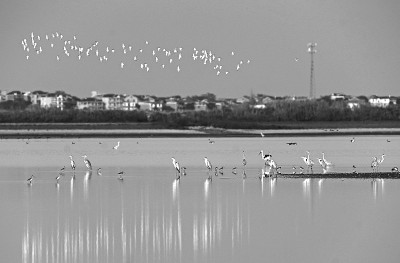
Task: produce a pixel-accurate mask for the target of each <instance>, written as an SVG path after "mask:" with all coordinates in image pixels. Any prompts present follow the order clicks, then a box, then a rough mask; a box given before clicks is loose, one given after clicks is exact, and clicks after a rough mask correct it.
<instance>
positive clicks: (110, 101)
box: [101, 94, 124, 110]
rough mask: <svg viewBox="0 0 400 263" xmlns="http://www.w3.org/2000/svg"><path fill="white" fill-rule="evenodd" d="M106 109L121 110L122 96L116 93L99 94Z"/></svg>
mask: <svg viewBox="0 0 400 263" xmlns="http://www.w3.org/2000/svg"><path fill="white" fill-rule="evenodd" d="M101 100H102V101H103V102H104V106H105V109H106V110H122V104H123V102H124V96H122V95H116V94H104V95H102V96H101Z"/></svg>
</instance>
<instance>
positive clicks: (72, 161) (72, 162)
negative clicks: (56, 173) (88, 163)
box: [69, 155, 76, 171]
mask: <svg viewBox="0 0 400 263" xmlns="http://www.w3.org/2000/svg"><path fill="white" fill-rule="evenodd" d="M69 158H70V159H71V168H72V170H74V171H75V168H76V166H75V162H74V160H73V159H72V155H70V156H69Z"/></svg>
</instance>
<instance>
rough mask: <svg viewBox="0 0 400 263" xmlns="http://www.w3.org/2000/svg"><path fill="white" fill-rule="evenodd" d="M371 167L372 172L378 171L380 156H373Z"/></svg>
mask: <svg viewBox="0 0 400 263" xmlns="http://www.w3.org/2000/svg"><path fill="white" fill-rule="evenodd" d="M371 168H372V172H376V171H377V170H378V158H377V157H372V162H371Z"/></svg>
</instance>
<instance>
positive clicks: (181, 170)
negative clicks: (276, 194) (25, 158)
mask: <svg viewBox="0 0 400 263" xmlns="http://www.w3.org/2000/svg"><path fill="white" fill-rule="evenodd" d="M208 142H209V143H210V144H214V143H215V141H214V140H211V139H208ZM351 142H354V138H352V139H351ZM72 143H73V144H74V142H72ZM287 144H288V145H296V144H297V143H292V142H291V143H287ZM119 146H120V141H118V142H117V144H116V145H115V146H114V147H113V149H114V150H118V148H119ZM306 153H307V155H306V156H302V157H301V159H302V160H303V161H304V163H305V165H306V166H307V169H306V173H310V172H311V173H313V166H314V164H315V163H314V161H312V159H311V158H310V152H309V151H306ZM258 155H261V158H262V160H263V161H264V167H263V168H262V169H261V175H260V179H261V178H264V177H267V176H268V177H271V176H275V177H277V176H278V174H281V172H280V169H281V166H278V165H277V164H276V162H275V161H274V160H273V159H272V155H271V154H270V153H264V151H263V150H261V151H260V152H259V154H258ZM82 157H83V162H84V164H85V166H86V168H87V169H88V170H90V171H92V164H91V162H90V161H89V159H88V158H87V155H82ZM69 158H70V165H71V169H72V170H73V172H74V174H73V178H75V169H76V164H75V161H74V160H73V156H72V155H70V156H69ZM171 159H172V164H173V167H174V169H175V172H176V174H175V175H176V179H177V180H179V179H180V178H181V176H182V175H183V176H185V175H186V174H187V173H186V167H181V165H180V164H179V162H178V161H177V160H176V159H175V158H174V157H171ZM317 160H318V163H319V164H320V166H321V168H322V170H323V173H324V174H325V173H326V172H327V171H328V169H329V167H330V166H331V165H332V163H331V162H330V161H328V160H327V159H326V158H325V153H324V152H322V157H321V158H317ZM384 160H385V154H382V156H381V157H380V158H378V157H373V158H372V162H371V168H372V172H378V170H379V167H380V165H381V164H382V163H383V161H384ZM204 164H205V166H206V168H207V173H208V180H212V175H213V174H212V171H213V165H212V163H211V161H210V160H209V159H208V158H207V157H204ZM242 165H243V175H242V176H243V179H245V178H246V177H247V175H246V169H245V168H246V165H247V160H246V155H245V152H244V151H243V156H242ZM353 168H354V169H355V168H356V167H355V166H354V165H353ZM223 169H224V167H214V175H215V176H218V175H219V174H220V175H223V174H224V170H223ZM299 169H300V171H299V174H303V173H304V168H303V167H302V166H300V167H299ZM296 170H297V168H296V167H295V166H293V172H292V173H293V174H296V173H297V172H296ZM64 171H65V166H64V167H63V168H61V169H60V172H59V174H58V176H57V177H56V178H55V179H56V183H57V184H58V181H59V180H60V179H61V176H63V175H64ZM392 172H396V173H398V172H399V169H398V168H397V167H393V168H392ZM353 173H357V172H356V171H355V170H354V171H353ZM97 174H98V175H102V173H101V168H98V169H97ZM123 174H124V171H120V172H118V175H119V176H118V180H120V181H123V180H124V178H123V177H122V175H123ZM232 174H234V175H236V174H237V167H233V168H232ZM34 177H35V176H34V175H32V176H31V177H29V178H28V180H27V182H28V184H29V185H31V184H32V182H33V178H34Z"/></svg>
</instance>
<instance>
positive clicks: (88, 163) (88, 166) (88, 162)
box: [82, 155, 92, 170]
mask: <svg viewBox="0 0 400 263" xmlns="http://www.w3.org/2000/svg"><path fill="white" fill-rule="evenodd" d="M82 157H83V162H84V163H85V165H86V167H87V168H88V169H89V170H92V164H91V163H90V161H89V160H88V159H87V155H82Z"/></svg>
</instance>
